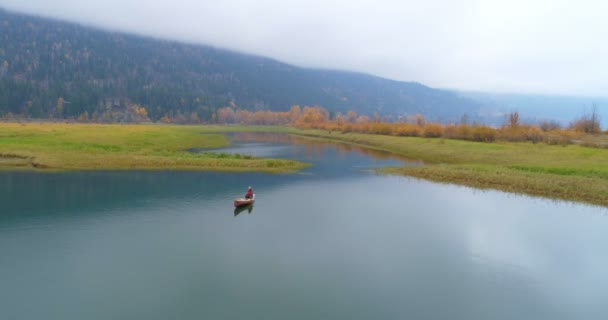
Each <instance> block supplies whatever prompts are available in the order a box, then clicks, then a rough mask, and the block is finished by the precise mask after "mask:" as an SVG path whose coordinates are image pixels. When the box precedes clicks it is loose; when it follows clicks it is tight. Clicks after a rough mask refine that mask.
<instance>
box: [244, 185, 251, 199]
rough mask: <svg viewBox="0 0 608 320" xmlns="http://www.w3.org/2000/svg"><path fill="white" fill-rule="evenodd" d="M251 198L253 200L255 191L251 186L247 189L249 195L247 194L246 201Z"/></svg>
mask: <svg viewBox="0 0 608 320" xmlns="http://www.w3.org/2000/svg"><path fill="white" fill-rule="evenodd" d="M251 198H253V189H252V188H251V186H249V188H247V193H245V199H251Z"/></svg>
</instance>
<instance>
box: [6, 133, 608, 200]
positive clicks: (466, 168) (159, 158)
mask: <svg viewBox="0 0 608 320" xmlns="http://www.w3.org/2000/svg"><path fill="white" fill-rule="evenodd" d="M227 132H282V133H290V134H293V135H298V136H302V137H306V138H309V139H321V140H331V141H336V142H341V143H347V144H353V145H358V146H361V147H365V148H369V149H375V150H382V151H388V152H391V153H394V154H398V155H401V156H404V157H406V158H409V159H412V160H417V161H422V162H424V163H425V165H423V166H415V167H410V166H408V167H399V168H385V169H382V170H381V172H384V173H390V174H399V175H404V176H410V177H415V178H421V179H426V180H431V181H436V182H444V183H453V184H459V185H466V186H471V187H475V188H481V189H496V190H503V191H507V192H514V193H521V194H528V195H534V196H543V197H548V198H553V199H562V200H571V201H580V202H586V203H590V204H596V205H602V206H608V149H605V148H590V147H585V146H582V145H572V144H570V145H551V144H545V143H532V142H507V141H496V142H493V143H484V142H474V141H465V140H453V139H444V138H424V137H400V136H390V135H377V134H364V133H354V132H350V133H340V132H333V133H332V132H330V131H326V130H316V129H296V128H290V127H278V126H217V125H210V126H201V125H198V126H185V125H119V124H71V123H0V168H3V169H20V168H21V169H34V170H44V171H48V170H125V169H131V170H148V169H150V170H161V169H178V170H204V171H258V172H268V173H289V172H295V171H297V170H300V169H302V168H305V167H306V166H307V164H304V163H301V162H297V161H291V160H284V159H263V158H256V157H252V156H249V155H239V154H226V153H222V152H217V151H214V150H213V149H216V148H221V147H226V146H228V145H229V144H230V140H229V139H228V138H227V137H226V136H225V135H224V133H227ZM190 149H203V152H190V151H188V150H190ZM205 149H208V150H207V151H204V150H205Z"/></svg>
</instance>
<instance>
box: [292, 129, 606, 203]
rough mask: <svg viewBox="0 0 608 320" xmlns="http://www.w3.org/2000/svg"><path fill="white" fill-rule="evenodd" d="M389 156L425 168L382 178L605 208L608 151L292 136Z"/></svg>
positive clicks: (309, 133) (356, 136) (312, 132)
mask: <svg viewBox="0 0 608 320" xmlns="http://www.w3.org/2000/svg"><path fill="white" fill-rule="evenodd" d="M293 133H296V134H299V135H305V136H309V137H315V138H320V139H330V140H334V141H342V142H346V143H352V144H356V145H360V146H365V147H369V148H373V149H378V150H384V151H389V152H392V153H396V154H399V155H402V156H405V157H407V158H410V159H415V160H421V161H424V162H425V163H426V165H425V166H421V167H404V168H388V169H385V170H384V171H385V172H390V173H396V174H401V175H406V176H412V177H418V178H423V179H427V180H432V181H438V182H447V183H454V184H460V185H467V186H472V187H477V188H487V189H497V190H503V191H508V192H515V193H522V194H529V195H535V196H544V197H549V198H554V199H563V200H573V201H580V202H586V203H591V204H597V205H602V206H608V150H606V149H595V148H587V147H582V146H578V145H569V146H554V145H547V144H541V143H539V144H533V143H524V142H518V143H511V142H497V143H480V142H470V141H460V140H448V139H427V138H414V137H394V136H381V135H371V134H357V133H346V134H342V133H332V134H330V133H328V132H327V131H320V130H293Z"/></svg>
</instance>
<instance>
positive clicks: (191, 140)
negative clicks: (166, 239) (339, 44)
mask: <svg viewBox="0 0 608 320" xmlns="http://www.w3.org/2000/svg"><path fill="white" fill-rule="evenodd" d="M231 130H235V129H234V128H233V129H231ZM239 130H250V131H251V130H259V129H256V128H239ZM266 130H267V129H266ZM221 131H226V130H225V128H211V127H204V126H167V125H117V124H114V125H104V124H65V123H2V124H0V168H31V169H54V170H88V169H104V170H110V169H112V170H113V169H138V170H139V169H184V170H212V171H261V172H271V173H285V172H293V171H296V170H299V169H301V168H303V167H305V166H306V165H305V164H303V163H300V162H296V161H290V160H281V159H262V158H256V157H252V156H248V155H239V154H226V153H221V152H212V151H209V152H189V151H188V150H189V149H213V148H220V147H224V146H227V145H228V144H229V140H228V138H227V137H225V135H224V134H222V133H221Z"/></svg>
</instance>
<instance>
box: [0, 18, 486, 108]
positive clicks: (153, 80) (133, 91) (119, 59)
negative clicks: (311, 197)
mask: <svg viewBox="0 0 608 320" xmlns="http://www.w3.org/2000/svg"><path fill="white" fill-rule="evenodd" d="M60 98H61V99H60ZM134 103H136V104H139V105H143V106H145V107H146V109H147V110H148V112H149V115H150V117H151V118H152V119H154V120H156V119H159V118H160V117H162V116H163V115H165V114H170V115H174V114H177V113H181V114H186V115H190V114H192V113H196V115H197V116H198V117H200V118H202V119H203V120H209V119H211V117H212V114H213V112H214V111H215V110H216V109H217V108H219V107H222V106H226V105H235V106H237V107H239V108H244V109H249V110H262V109H268V110H273V111H279V110H287V109H288V108H289V107H290V106H291V105H294V104H299V105H321V106H323V107H325V108H327V109H328V110H330V111H332V112H345V111H347V110H354V111H356V112H358V113H361V114H371V113H373V112H378V113H380V114H383V115H387V114H414V113H421V114H423V115H425V116H427V117H429V118H431V119H433V118H435V119H437V118H439V119H442V120H449V119H456V118H458V117H459V116H460V115H462V114H463V113H468V114H469V115H474V114H476V113H477V108H478V104H477V103H476V102H473V101H472V100H469V99H466V98H463V97H460V96H459V95H457V94H454V93H452V92H449V91H445V90H437V89H432V88H429V87H426V86H424V85H421V84H418V83H409V82H398V81H392V80H387V79H382V78H378V77H374V76H369V75H365V74H358V73H351V72H341V71H331V70H313V69H304V68H298V67H294V66H291V65H287V64H284V63H280V62H278V61H275V60H272V59H267V58H263V57H258V56H251V55H246V54H240V53H236V52H231V51H226V50H221V49H217V48H212V47H208V46H202V45H192V44H183V43H178V42H171V41H165V40H157V39H151V38H145V37H139V36H133V35H127V34H123V33H116V32H108V31H101V30H96V29H92V28H88V27H84V26H80V25H77V24H72V23H67V22H61V21H56V20H52V19H46V18H40V17H35V16H28V15H22V14H16V13H12V12H8V11H4V10H2V9H0V115H2V114H6V113H9V112H10V113H13V114H23V115H27V116H32V117H42V118H44V117H59V118H62V117H76V116H78V115H80V114H82V113H84V112H85V111H86V112H87V113H88V114H91V115H94V114H96V115H99V114H102V113H103V112H105V111H108V110H112V109H115V108H124V107H126V106H128V105H130V104H134Z"/></svg>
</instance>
